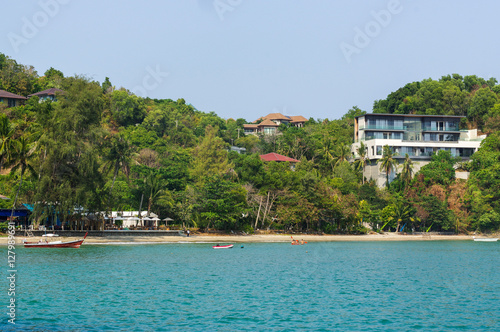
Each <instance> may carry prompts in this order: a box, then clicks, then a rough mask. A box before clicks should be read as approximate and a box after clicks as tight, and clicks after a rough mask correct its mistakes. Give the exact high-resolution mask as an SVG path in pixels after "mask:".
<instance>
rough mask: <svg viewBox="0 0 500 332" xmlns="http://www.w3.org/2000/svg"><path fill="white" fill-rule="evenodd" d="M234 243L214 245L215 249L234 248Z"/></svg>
mask: <svg viewBox="0 0 500 332" xmlns="http://www.w3.org/2000/svg"><path fill="white" fill-rule="evenodd" d="M233 246H234V245H232V244H228V245H227V246H213V247H212V248H214V249H232V248H233Z"/></svg>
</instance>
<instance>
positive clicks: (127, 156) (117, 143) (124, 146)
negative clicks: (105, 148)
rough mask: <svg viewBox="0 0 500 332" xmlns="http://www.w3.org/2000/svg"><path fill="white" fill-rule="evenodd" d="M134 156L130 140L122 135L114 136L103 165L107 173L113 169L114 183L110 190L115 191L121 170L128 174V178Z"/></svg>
mask: <svg viewBox="0 0 500 332" xmlns="http://www.w3.org/2000/svg"><path fill="white" fill-rule="evenodd" d="M132 157H133V152H132V149H131V147H130V144H129V142H128V141H127V140H126V139H124V138H123V137H122V136H120V135H118V136H117V137H113V139H112V140H111V147H110V149H109V152H108V153H107V154H106V155H105V157H104V159H105V163H104V167H103V171H104V173H105V174H107V173H109V172H111V171H113V183H112V184H111V188H110V190H109V191H110V193H111V192H112V191H113V187H114V185H115V181H116V177H117V176H118V173H119V172H120V171H122V172H123V173H124V174H125V175H126V176H127V179H128V178H129V174H130V163H131V161H132Z"/></svg>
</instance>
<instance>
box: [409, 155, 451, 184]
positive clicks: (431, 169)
mask: <svg viewBox="0 0 500 332" xmlns="http://www.w3.org/2000/svg"><path fill="white" fill-rule="evenodd" d="M458 161H460V157H452V156H451V152H449V151H444V150H439V151H438V152H437V153H436V154H434V155H433V156H432V158H431V162H430V163H429V164H427V165H425V166H423V167H422V168H421V169H420V171H419V173H420V174H423V175H424V181H425V182H426V184H442V185H448V184H450V183H451V182H453V181H454V180H455V168H454V165H455V164H456V163H457V162H458Z"/></svg>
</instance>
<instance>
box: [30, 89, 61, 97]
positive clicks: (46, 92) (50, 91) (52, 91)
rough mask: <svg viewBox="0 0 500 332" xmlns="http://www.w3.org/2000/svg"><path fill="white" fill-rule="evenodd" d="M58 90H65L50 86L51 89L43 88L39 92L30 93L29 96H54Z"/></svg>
mask: <svg viewBox="0 0 500 332" xmlns="http://www.w3.org/2000/svg"><path fill="white" fill-rule="evenodd" d="M56 92H63V90H61V89H57V88H50V89H47V90H43V91H40V92H37V93H32V94H30V95H28V97H32V96H54V95H55V94H56Z"/></svg>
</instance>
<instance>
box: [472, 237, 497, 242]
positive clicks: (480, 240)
mask: <svg viewBox="0 0 500 332" xmlns="http://www.w3.org/2000/svg"><path fill="white" fill-rule="evenodd" d="M474 241H476V242H497V241H498V239H497V238H495V239H474Z"/></svg>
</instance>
